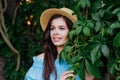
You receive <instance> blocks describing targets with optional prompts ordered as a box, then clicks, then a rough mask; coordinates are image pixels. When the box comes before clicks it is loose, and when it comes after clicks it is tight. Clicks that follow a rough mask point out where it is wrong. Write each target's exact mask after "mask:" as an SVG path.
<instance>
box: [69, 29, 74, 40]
mask: <svg viewBox="0 0 120 80" xmlns="http://www.w3.org/2000/svg"><path fill="white" fill-rule="evenodd" d="M74 35H75V30H71V31H70V32H69V35H68V36H69V39H70V40H72V39H73V37H74Z"/></svg>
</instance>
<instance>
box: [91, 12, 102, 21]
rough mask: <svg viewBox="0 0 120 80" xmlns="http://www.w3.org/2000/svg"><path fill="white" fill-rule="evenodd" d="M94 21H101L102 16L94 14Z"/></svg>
mask: <svg viewBox="0 0 120 80" xmlns="http://www.w3.org/2000/svg"><path fill="white" fill-rule="evenodd" d="M92 19H93V20H95V21H100V15H99V14H98V13H94V14H92Z"/></svg>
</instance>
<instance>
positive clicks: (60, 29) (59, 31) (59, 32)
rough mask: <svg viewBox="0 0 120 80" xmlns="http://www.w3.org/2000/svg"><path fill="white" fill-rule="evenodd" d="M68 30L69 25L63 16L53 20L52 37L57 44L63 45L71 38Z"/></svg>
mask: <svg viewBox="0 0 120 80" xmlns="http://www.w3.org/2000/svg"><path fill="white" fill-rule="evenodd" d="M68 32H69V29H68V26H67V24H66V22H65V20H64V19H63V18H62V17H60V18H56V19H53V20H52V23H51V30H50V37H51V40H52V42H53V44H54V45H55V46H63V45H64V43H65V42H67V41H68V40H69V39H68Z"/></svg>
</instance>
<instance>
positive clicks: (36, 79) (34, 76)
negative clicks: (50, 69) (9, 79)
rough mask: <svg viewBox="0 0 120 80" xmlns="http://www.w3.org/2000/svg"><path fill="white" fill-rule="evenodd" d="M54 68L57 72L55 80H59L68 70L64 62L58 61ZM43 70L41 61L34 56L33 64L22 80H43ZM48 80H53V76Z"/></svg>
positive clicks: (77, 79)
mask: <svg viewBox="0 0 120 80" xmlns="http://www.w3.org/2000/svg"><path fill="white" fill-rule="evenodd" d="M55 67H56V70H57V80H59V77H60V76H61V75H62V74H63V73H64V72H65V71H67V70H68V69H69V67H70V65H69V64H67V63H66V62H65V61H62V62H59V59H56V60H55ZM43 69H44V65H43V59H41V58H37V57H36V56H34V57H33V64H32V66H31V67H30V69H29V70H28V72H27V73H26V75H25V78H24V80H43V77H42V72H43ZM50 80H55V75H54V74H51V75H50ZM76 80H80V78H79V77H76Z"/></svg>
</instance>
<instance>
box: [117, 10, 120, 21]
mask: <svg viewBox="0 0 120 80" xmlns="http://www.w3.org/2000/svg"><path fill="white" fill-rule="evenodd" d="M117 17H118V20H119V21H120V12H119V13H118V14H117Z"/></svg>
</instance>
